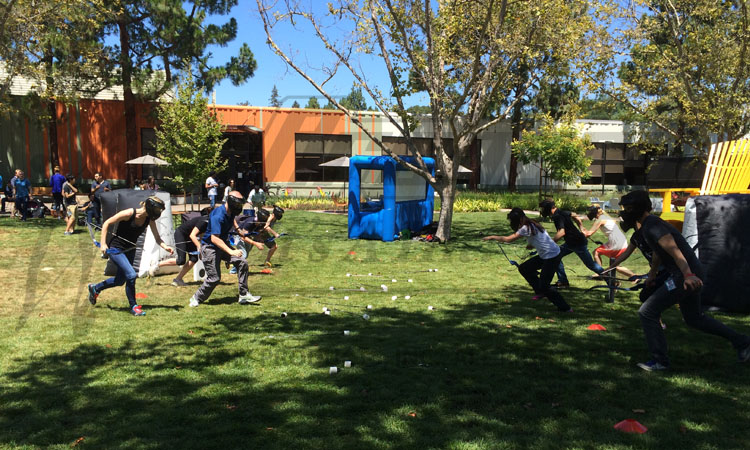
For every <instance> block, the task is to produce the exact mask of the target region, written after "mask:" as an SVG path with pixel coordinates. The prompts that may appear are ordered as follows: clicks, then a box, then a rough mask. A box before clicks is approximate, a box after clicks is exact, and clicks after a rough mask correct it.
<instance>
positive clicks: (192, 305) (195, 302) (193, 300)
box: [190, 296, 201, 308]
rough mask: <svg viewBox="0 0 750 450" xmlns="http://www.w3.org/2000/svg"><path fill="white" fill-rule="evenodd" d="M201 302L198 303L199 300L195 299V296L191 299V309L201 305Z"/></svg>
mask: <svg viewBox="0 0 750 450" xmlns="http://www.w3.org/2000/svg"><path fill="white" fill-rule="evenodd" d="M200 304H201V302H199V301H198V299H196V298H195V296H192V297H190V307H191V308H195V307H196V306H198V305H200Z"/></svg>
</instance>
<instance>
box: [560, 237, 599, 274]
mask: <svg viewBox="0 0 750 450" xmlns="http://www.w3.org/2000/svg"><path fill="white" fill-rule="evenodd" d="M571 253H575V254H576V255H578V257H579V258H580V259H581V262H583V264H584V265H585V266H586V267H588V269H589V270H590V271H592V272H596V273H602V272H603V271H604V269H603V268H602V266H600V265H599V264H597V263H596V261H594V258H593V257H592V256H591V253H589V247H588V245H576V246H570V245H568V244H567V243H566V244H563V245H561V246H560V254H561V255H562V256H561V259H560V265H559V266H558V267H557V281H559V282H560V283H567V282H568V275H567V274H566V273H565V266H564V265H563V262H562V258H564V257H565V256H567V255H570V254H571Z"/></svg>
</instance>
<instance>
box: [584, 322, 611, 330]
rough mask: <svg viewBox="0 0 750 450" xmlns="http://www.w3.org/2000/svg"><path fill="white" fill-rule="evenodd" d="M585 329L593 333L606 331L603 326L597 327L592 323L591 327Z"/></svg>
mask: <svg viewBox="0 0 750 450" xmlns="http://www.w3.org/2000/svg"><path fill="white" fill-rule="evenodd" d="M587 329H589V330H594V331H607V329H606V328H604V327H603V326H601V325H599V324H598V323H592V324H591V325H589V326H588V327H587Z"/></svg>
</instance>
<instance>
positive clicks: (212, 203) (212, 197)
mask: <svg viewBox="0 0 750 450" xmlns="http://www.w3.org/2000/svg"><path fill="white" fill-rule="evenodd" d="M208 200H209V201H210V202H211V209H214V206H216V196H215V195H209V196H208Z"/></svg>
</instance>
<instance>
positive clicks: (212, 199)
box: [206, 172, 219, 209]
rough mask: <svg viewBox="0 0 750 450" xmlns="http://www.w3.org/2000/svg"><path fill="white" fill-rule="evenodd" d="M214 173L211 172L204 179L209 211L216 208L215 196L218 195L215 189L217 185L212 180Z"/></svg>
mask: <svg viewBox="0 0 750 450" xmlns="http://www.w3.org/2000/svg"><path fill="white" fill-rule="evenodd" d="M214 176H215V173H214V172H211V173H210V174H209V176H208V178H206V189H207V190H208V200H209V201H210V202H211V209H214V208H215V207H216V196H217V195H218V192H217V188H218V187H219V183H217V182H216V180H215V179H214Z"/></svg>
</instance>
